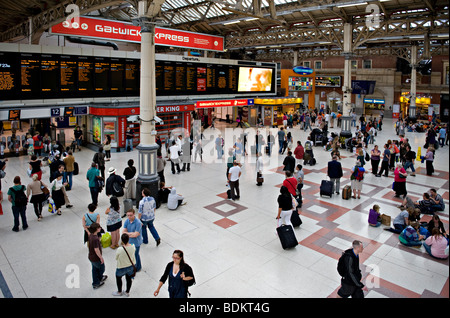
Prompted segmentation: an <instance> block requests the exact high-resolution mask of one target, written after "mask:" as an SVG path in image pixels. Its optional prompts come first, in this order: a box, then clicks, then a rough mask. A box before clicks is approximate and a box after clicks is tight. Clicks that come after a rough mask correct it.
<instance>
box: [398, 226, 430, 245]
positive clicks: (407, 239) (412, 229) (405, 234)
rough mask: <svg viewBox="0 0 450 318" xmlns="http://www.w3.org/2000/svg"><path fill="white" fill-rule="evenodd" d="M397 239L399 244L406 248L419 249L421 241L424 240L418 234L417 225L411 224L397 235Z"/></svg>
mask: <svg viewBox="0 0 450 318" xmlns="http://www.w3.org/2000/svg"><path fill="white" fill-rule="evenodd" d="M398 239H399V240H400V243H402V244H403V245H406V246H412V247H420V246H421V245H422V242H421V240H423V239H424V237H423V235H421V234H419V223H418V222H412V223H411V225H408V226H407V227H406V228H405V229H404V230H403V231H402V232H401V233H400V235H399V237H398Z"/></svg>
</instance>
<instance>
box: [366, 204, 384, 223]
mask: <svg viewBox="0 0 450 318" xmlns="http://www.w3.org/2000/svg"><path fill="white" fill-rule="evenodd" d="M369 225H370V226H373V227H378V226H380V225H381V214H380V206H379V205H378V204H375V205H374V206H373V208H372V209H370V210H369Z"/></svg>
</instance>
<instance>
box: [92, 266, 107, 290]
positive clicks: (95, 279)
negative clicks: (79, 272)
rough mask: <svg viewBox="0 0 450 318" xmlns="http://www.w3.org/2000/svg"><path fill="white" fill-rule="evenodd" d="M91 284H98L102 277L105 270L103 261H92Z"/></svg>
mask: <svg viewBox="0 0 450 318" xmlns="http://www.w3.org/2000/svg"><path fill="white" fill-rule="evenodd" d="M91 264H92V286H98V285H100V282H101V280H102V278H103V273H104V272H105V263H103V264H102V263H101V262H100V261H98V262H92V261H91Z"/></svg>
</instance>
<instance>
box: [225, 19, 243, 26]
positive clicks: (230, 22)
mask: <svg viewBox="0 0 450 318" xmlns="http://www.w3.org/2000/svg"><path fill="white" fill-rule="evenodd" d="M239 22H241V20H237V21H229V22H224V23H223V25H229V24H235V23H239Z"/></svg>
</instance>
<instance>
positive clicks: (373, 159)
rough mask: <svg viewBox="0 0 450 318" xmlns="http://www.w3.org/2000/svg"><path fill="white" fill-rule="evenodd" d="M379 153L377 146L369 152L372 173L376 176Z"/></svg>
mask: <svg viewBox="0 0 450 318" xmlns="http://www.w3.org/2000/svg"><path fill="white" fill-rule="evenodd" d="M380 159H381V151H380V150H379V149H378V145H375V146H374V147H373V149H372V150H371V151H370V162H371V164H372V173H373V174H374V175H377V174H378V166H379V165H380Z"/></svg>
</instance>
